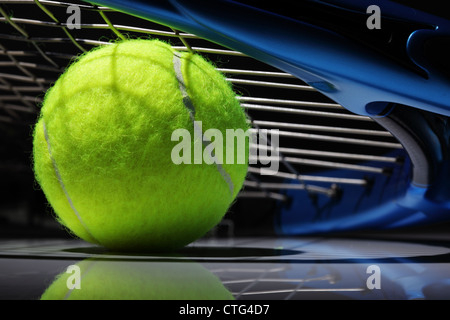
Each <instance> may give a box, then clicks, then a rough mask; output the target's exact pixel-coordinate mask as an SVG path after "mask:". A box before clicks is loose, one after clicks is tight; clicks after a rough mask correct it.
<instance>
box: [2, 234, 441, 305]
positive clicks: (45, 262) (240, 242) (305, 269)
mask: <svg viewBox="0 0 450 320" xmlns="http://www.w3.org/2000/svg"><path fill="white" fill-rule="evenodd" d="M0 269H1V270H0V299H12V300H15V299H20V300H35V299H41V298H42V297H49V298H52V299H164V300H169V299H170V300H173V299H183V300H184V299H201V300H202V299H222V298H233V299H237V300H247V299H251V300H266V299H268V300H296V299H322V300H329V299H358V300H359V299H363V300H379V299H381V300H385V299H392V300H409V299H433V300H435V299H450V233H449V232H448V226H447V227H445V228H440V229H439V228H434V229H424V230H412V231H411V230H409V231H406V232H405V231H403V232H402V231H397V232H383V233H364V234H356V235H354V234H353V235H340V236H333V237H288V238H285V237H239V238H235V237H233V238H226V237H225V238H214V237H209V238H204V239H200V240H198V241H197V242H194V243H192V244H191V245H189V246H188V247H186V248H184V249H182V250H180V251H178V252H176V253H171V254H143V253H139V254H131V253H118V252H110V251H107V250H105V249H104V248H102V247H97V246H93V245H92V244H89V243H86V242H83V241H80V240H74V239H67V238H59V237H53V238H48V239H46V238H42V237H41V238H31V239H25V238H20V237H15V238H14V239H8V238H3V239H1V240H0ZM57 279H59V280H57ZM76 284H78V285H79V287H77V286H76ZM44 293H45V295H43V294H44Z"/></svg>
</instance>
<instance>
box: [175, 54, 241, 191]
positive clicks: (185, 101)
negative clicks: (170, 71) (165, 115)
mask: <svg viewBox="0 0 450 320" xmlns="http://www.w3.org/2000/svg"><path fill="white" fill-rule="evenodd" d="M173 67H174V70H175V77H176V78H177V80H178V85H179V88H180V91H181V95H182V97H183V104H184V106H185V107H186V109H188V111H189V117H190V118H191V121H192V123H193V125H194V132H195V133H196V134H198V136H200V137H202V144H203V145H204V146H205V147H207V146H208V143H207V141H205V139H204V136H203V132H202V130H201V128H200V127H199V126H198V125H197V123H196V122H195V107H194V105H193V104H192V100H191V98H190V97H189V94H188V93H187V90H186V84H185V82H184V77H183V73H182V71H181V55H180V54H179V53H178V52H174V53H173ZM213 152H214V151H213ZM211 158H212V159H211V160H212V162H213V163H214V164H215V165H216V168H217V171H219V173H220V174H221V176H222V178H223V179H224V180H225V182H226V183H227V185H228V188H229V189H230V193H231V195H233V194H234V184H233V181H232V180H231V177H230V175H229V174H228V172H226V170H225V169H224V168H223V166H222V165H221V164H220V163H218V161H217V158H216V156H215V154H211Z"/></svg>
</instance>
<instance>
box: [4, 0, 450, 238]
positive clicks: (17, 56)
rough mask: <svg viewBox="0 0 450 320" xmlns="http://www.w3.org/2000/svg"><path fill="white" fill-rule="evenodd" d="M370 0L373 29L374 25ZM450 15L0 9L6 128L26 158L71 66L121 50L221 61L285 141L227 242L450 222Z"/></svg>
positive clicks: (270, 7)
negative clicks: (130, 45)
mask: <svg viewBox="0 0 450 320" xmlns="http://www.w3.org/2000/svg"><path fill="white" fill-rule="evenodd" d="M427 3H428V2H427ZM435 3H436V5H435V6H433V5H431V4H435ZM372 5H376V6H377V7H378V8H379V13H380V16H379V27H380V28H378V29H377V28H375V29H370V28H369V27H368V25H367V23H368V22H367V21H368V19H369V18H376V16H372V15H373V14H374V13H371V12H368V10H367V9H368V8H369V6H372ZM435 9H436V10H435ZM442 12H445V10H439V7H438V5H437V2H435V1H430V3H429V6H428V7H427V8H423V7H417V6H413V5H411V4H405V3H404V1H387V0H385V1H358V2H355V1H346V0H327V1H314V0H305V1H299V2H296V3H293V2H292V1H284V0H279V1H277V2H261V1H252V0H236V1H231V0H220V1H214V2H211V1H205V0H189V1H182V0H176V1H175V0H173V1H170V0H164V1H163V0H157V1H148V2H145V1H107V0H99V1H97V0H96V1H89V2H84V1H65V2H59V1H51V0H49V1H43V0H42V1H38V0H35V1H33V0H18V1H1V0H0V14H1V17H0V20H1V22H2V25H1V32H0V45H1V47H0V50H1V56H2V59H1V61H0V64H1V65H2V70H3V71H2V72H1V73H0V90H1V91H2V94H1V96H0V103H1V104H0V121H1V123H2V124H3V125H2V126H1V127H2V128H3V129H2V130H3V131H5V132H6V131H7V132H11V130H12V131H14V132H15V137H16V140H17V141H16V143H19V144H21V145H23V147H22V148H21V149H20V152H23V150H27V148H29V143H30V139H29V138H28V139H27V138H26V137H27V135H29V133H30V125H32V124H33V123H34V121H35V120H36V116H37V114H38V113H39V103H40V101H41V99H42V97H43V94H44V92H45V90H46V89H47V88H48V87H49V86H51V84H52V83H53V82H54V81H55V80H56V79H57V78H58V76H59V75H60V74H61V73H62V72H63V71H64V68H65V67H66V66H67V65H68V64H69V63H70V61H71V59H72V58H73V57H75V56H77V55H79V54H81V53H83V52H86V51H88V50H90V49H91V48H93V47H95V46H98V45H108V44H110V43H111V40H116V39H127V38H137V37H151V38H154V37H158V38H161V39H163V40H166V41H169V42H170V43H171V44H172V45H173V46H174V47H175V48H177V49H178V50H189V51H194V52H197V53H199V54H201V55H204V56H206V57H207V58H208V59H209V60H211V61H213V62H215V65H216V66H217V68H218V69H219V70H220V71H221V72H223V73H224V74H226V76H227V79H228V80H229V81H230V82H231V83H232V84H233V86H234V88H235V90H236V92H237V93H238V99H239V100H240V102H241V106H242V107H243V108H245V109H246V111H247V113H248V115H249V119H250V121H251V124H252V127H253V128H254V129H255V130H268V131H267V132H269V133H270V132H273V133H275V132H276V134H274V135H273V136H271V135H270V134H268V136H267V137H266V139H265V141H263V142H269V143H256V144H254V145H253V146H252V147H253V149H254V150H256V151H257V152H256V158H257V159H256V161H254V163H252V165H251V166H250V168H249V173H248V177H247V179H246V182H245V184H244V189H243V190H242V192H241V193H240V194H239V198H238V200H237V201H236V203H235V204H234V205H233V207H232V208H230V211H229V213H228V214H227V216H226V219H225V220H224V222H223V227H226V226H228V229H227V230H228V231H230V232H231V233H232V234H237V233H239V232H240V230H244V229H245V232H246V233H247V234H248V233H251V234H256V233H264V232H268V230H270V231H271V232H274V233H276V234H278V235H298V234H311V233H329V232H337V231H349V230H357V229H358V230H360V229H367V228H370V229H380V228H394V227H404V226H413V225H423V224H425V223H435V222H440V221H446V220H448V219H449V217H448V214H449V212H450V210H449V209H450V202H449V199H450V190H449V187H448V183H447V181H449V178H450V170H449V169H450V166H449V162H448V161H449V160H448V141H449V139H448V133H449V131H448V130H449V127H448V124H447V120H448V116H449V115H450V108H449V97H448V92H449V88H450V87H449V81H450V79H449V74H450V64H449V63H448V61H447V56H448V55H446V53H449V51H450V50H449V49H450V21H449V20H448V19H447V18H446V17H445V16H444V15H443V14H442ZM3 157H4V159H3V162H4V163H5V165H4V167H5V168H10V167H11V163H13V161H12V160H11V159H9V158H8V156H7V155H6V154H5V155H4V156H3ZM264 157H269V158H270V159H272V160H273V161H276V162H277V163H279V167H278V168H277V170H276V172H275V174H271V175H267V174H264V173H265V172H266V171H265V169H267V168H265V164H267V161H266V162H264V160H267V159H264ZM6 170H9V169H6ZM242 232H243V231H242Z"/></svg>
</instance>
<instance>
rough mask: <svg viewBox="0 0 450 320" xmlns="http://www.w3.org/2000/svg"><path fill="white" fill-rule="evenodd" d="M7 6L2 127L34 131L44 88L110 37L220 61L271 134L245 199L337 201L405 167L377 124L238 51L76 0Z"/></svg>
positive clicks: (0, 62)
mask: <svg viewBox="0 0 450 320" xmlns="http://www.w3.org/2000/svg"><path fill="white" fill-rule="evenodd" d="M72 4H73V5H75V6H77V7H78V8H79V9H80V21H79V22H80V24H79V25H78V26H76V28H73V26H71V25H70V23H69V21H70V20H69V19H68V18H69V16H70V14H68V13H67V12H68V11H67V8H68V6H70V5H72ZM0 8H1V9H0V23H2V28H1V30H0V58H1V59H0V66H2V70H3V71H2V72H0V90H1V94H0V121H1V122H6V123H10V124H13V125H16V126H17V127H18V129H17V130H26V131H27V133H28V132H29V125H31V124H33V123H34V122H35V120H36V117H37V115H38V113H39V105H40V103H41V102H42V98H43V95H44V92H45V90H46V89H47V88H48V87H50V86H51V84H52V83H53V82H54V81H55V80H56V79H57V78H58V76H59V75H60V74H61V73H62V72H63V70H64V68H65V67H66V66H67V65H68V64H69V63H70V61H71V60H72V59H73V58H74V57H76V56H77V55H79V54H82V53H83V52H85V51H88V50H90V49H91V48H93V47H95V46H98V45H107V44H111V39H127V38H148V37H150V38H160V39H162V40H165V41H168V42H170V43H171V44H172V45H173V46H174V48H175V49H177V50H180V51H192V52H197V53H199V54H201V55H203V56H206V57H207V58H208V59H209V60H211V61H213V62H214V63H215V65H216V67H217V69H218V70H219V71H221V72H223V73H224V74H225V76H226V78H227V80H228V81H230V82H231V83H232V84H233V87H234V88H235V90H236V92H237V93H238V99H239V100H240V103H241V106H242V107H243V108H245V109H246V111H247V113H248V116H249V122H250V123H251V126H252V128H253V129H252V130H253V131H254V132H256V133H259V132H261V131H262V130H265V131H266V132H267V133H268V135H267V139H266V140H265V141H264V139H263V140H261V139H259V140H258V141H257V142H255V143H253V144H252V149H253V150H254V151H255V152H254V153H255V155H254V156H255V157H254V158H252V159H250V160H252V162H251V165H250V168H249V175H248V178H247V180H246V182H245V188H244V190H243V191H242V192H241V193H240V195H239V197H242V198H272V199H276V200H283V201H288V197H287V196H286V190H293V191H295V192H308V193H311V194H323V195H326V196H329V197H333V196H335V195H336V190H337V189H338V188H339V186H343V187H345V186H346V185H356V186H360V187H361V188H365V187H367V186H368V185H369V184H370V183H369V181H370V180H371V179H372V178H373V177H375V178H376V176H377V175H384V176H385V175H389V174H390V172H391V171H392V169H393V167H395V166H400V165H402V159H401V157H399V156H397V153H396V150H401V149H402V146H401V144H400V143H399V142H398V141H397V140H396V139H395V138H394V137H393V136H392V135H391V134H390V133H389V132H388V131H386V130H385V129H383V128H382V127H381V126H379V125H378V124H376V123H375V122H374V121H373V120H372V119H370V118H369V117H364V116H359V115H355V114H352V113H350V112H349V111H347V110H346V109H345V108H343V107H342V106H340V105H339V104H337V103H335V102H334V101H330V100H329V99H328V98H327V97H325V96H323V95H322V94H321V93H319V92H318V91H317V90H315V89H314V88H313V87H311V86H309V85H308V84H306V83H304V82H303V81H301V80H299V79H297V78H295V77H294V76H292V75H290V74H287V73H285V72H282V71H280V70H277V69H275V68H273V67H271V66H268V65H265V64H264V63H262V62H259V61H256V60H254V59H253V58H251V57H249V56H247V55H245V54H243V53H241V52H237V51H234V50H230V49H228V48H224V47H221V46H220V45H218V44H216V43H212V42H209V41H207V40H204V39H201V38H199V37H197V36H195V35H193V34H189V33H185V32H182V31H179V30H175V29H172V28H168V27H166V26H162V25H158V24H156V23H153V22H149V21H146V20H142V19H139V18H136V17H131V16H129V15H126V14H123V13H120V12H115V11H114V10H111V9H109V8H104V7H97V6H93V5H88V4H86V3H83V2H79V1H67V2H64V3H63V2H58V1H52V0H48V1H38V0H34V1H33V0H18V1H5V0H0ZM20 128H21V129H20ZM271 133H273V134H271ZM275 134H276V136H275ZM275 138H278V140H279V141H276V139H275ZM268 162H269V163H271V164H273V163H277V164H278V166H279V167H278V168H277V170H275V172H272V174H271V175H267V174H264V172H265V171H264V170H262V169H264V168H266V167H267V165H263V164H262V163H265V164H267V163H268ZM266 169H267V168H266ZM335 171H339V172H340V174H341V176H336V175H335ZM346 172H357V173H358V174H359V175H357V176H355V175H354V174H352V175H348V174H347V173H346ZM266 173H267V172H266ZM329 173H330V174H329Z"/></svg>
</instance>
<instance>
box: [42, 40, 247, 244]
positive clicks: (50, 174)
mask: <svg viewBox="0 0 450 320" xmlns="http://www.w3.org/2000/svg"><path fill="white" fill-rule="evenodd" d="M227 130H234V132H238V131H239V130H240V131H239V132H245V133H247V130H248V123H247V118H246V115H245V113H244V111H243V109H242V108H241V107H240V104H239V102H238V100H237V99H236V96H235V93H234V92H233V90H232V87H231V85H230V84H229V82H228V81H226V79H225V78H224V76H223V75H222V74H221V73H219V72H218V71H217V70H216V69H215V68H214V67H213V65H211V64H210V63H209V62H208V61H206V60H205V59H204V58H202V57H201V56H200V55H197V54H193V53H187V52H186V53H180V52H177V51H175V50H174V49H173V48H172V47H171V46H170V45H168V44H166V43H164V42H161V41H158V40H127V41H121V42H117V43H114V44H111V45H105V46H102V47H99V48H96V49H94V50H92V51H90V52H88V53H86V54H84V55H82V56H81V57H80V58H78V59H77V60H76V61H75V62H74V63H72V64H71V65H70V67H69V68H68V69H67V70H66V71H65V72H64V74H63V75H62V76H61V77H60V78H59V79H58V80H57V81H56V83H55V84H54V85H53V86H52V87H51V88H50V89H49V90H48V91H47V93H46V95H45V98H44V101H43V104H42V108H41V113H40V117H39V119H38V122H37V124H36V125H35V128H34V139H33V161H34V171H35V175H36V180H37V181H38V183H39V184H40V186H41V188H42V190H43V191H44V193H45V195H46V197H47V199H48V201H49V203H50V204H51V205H52V207H53V209H54V211H55V213H56V216H57V219H58V220H59V221H60V222H61V224H62V225H64V226H65V227H66V228H68V229H69V230H70V231H71V232H72V233H73V234H75V235H76V236H78V237H80V238H82V239H84V240H86V241H89V242H92V243H95V244H100V245H102V246H105V247H107V248H110V249H115V250H172V249H177V248H180V247H182V246H185V245H186V244H188V243H190V242H192V241H194V240H196V239H198V238H199V237H201V236H203V235H205V233H207V232H208V231H209V230H210V229H211V228H213V227H214V226H215V225H216V224H218V222H220V220H221V219H222V218H223V216H224V214H225V213H226V212H227V210H228V208H229V207H230V205H231V204H232V202H233V201H234V199H235V197H236V195H237V194H238V192H239V191H240V189H241V187H242V185H243V181H244V179H245V176H246V173H247V168H248V157H247V156H248V139H246V140H245V143H244V144H242V143H241V144H239V143H238V142H236V144H234V140H236V141H237V140H239V139H238V138H236V136H237V135H236V136H235V138H233V141H229V140H226V139H225V138H226V134H227ZM206 133H209V134H208V135H207V134H206ZM211 133H213V134H211ZM214 133H216V134H214ZM217 133H220V134H222V135H223V136H222V137H219V136H218V135H217ZM206 136H208V137H206ZM247 137H248V136H247ZM207 138H208V139H207ZM208 140H210V141H208ZM182 143H183V144H182ZM188 143H191V144H188ZM186 144H188V147H180V145H181V146H185V145H186ZM230 144H231V145H235V148H229V146H230ZM212 146H213V147H214V148H213V147H212ZM199 154H200V158H199ZM242 154H243V155H245V157H241V155H242ZM220 157H221V158H220ZM243 158H245V160H244V161H242V159H243ZM199 160H200V161H199ZM227 160H228V161H227ZM240 160H241V161H240Z"/></svg>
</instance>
